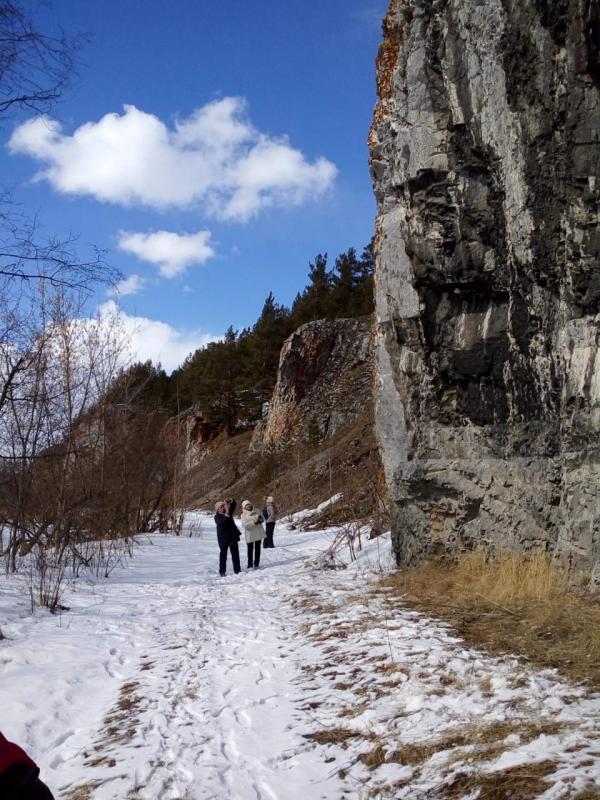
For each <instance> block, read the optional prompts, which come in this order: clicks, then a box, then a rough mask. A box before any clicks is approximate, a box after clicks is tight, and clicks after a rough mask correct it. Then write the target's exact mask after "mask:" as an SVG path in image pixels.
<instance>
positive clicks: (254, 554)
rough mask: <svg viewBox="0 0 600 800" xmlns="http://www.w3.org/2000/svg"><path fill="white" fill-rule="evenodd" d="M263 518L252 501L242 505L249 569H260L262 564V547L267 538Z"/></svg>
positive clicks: (245, 501)
mask: <svg viewBox="0 0 600 800" xmlns="http://www.w3.org/2000/svg"><path fill="white" fill-rule="evenodd" d="M263 521H264V520H263V517H262V514H261V513H260V511H258V510H257V509H255V508H254V506H253V505H252V503H251V502H250V500H244V502H243V503H242V527H243V528H244V534H245V536H246V546H247V547H248V569H252V567H254V569H257V568H258V565H259V564H260V545H261V542H262V540H263V539H264V538H265V529H264V526H263Z"/></svg>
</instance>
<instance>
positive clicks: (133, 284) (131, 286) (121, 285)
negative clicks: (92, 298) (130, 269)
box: [109, 275, 144, 297]
mask: <svg viewBox="0 0 600 800" xmlns="http://www.w3.org/2000/svg"><path fill="white" fill-rule="evenodd" d="M143 287H144V279H143V278H141V277H140V276H139V275H130V276H129V277H128V278H124V279H123V280H122V281H119V282H118V283H117V284H116V285H115V287H114V288H112V289H110V290H109V294H112V295H116V296H119V297H125V295H128V294H138V293H139V292H141V291H142V289H143Z"/></svg>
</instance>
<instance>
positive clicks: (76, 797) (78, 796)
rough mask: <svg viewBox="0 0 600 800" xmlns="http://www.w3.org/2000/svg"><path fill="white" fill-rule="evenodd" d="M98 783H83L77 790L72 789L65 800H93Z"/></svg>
mask: <svg viewBox="0 0 600 800" xmlns="http://www.w3.org/2000/svg"><path fill="white" fill-rule="evenodd" d="M98 785H99V784H98V783H83V784H81V786H77V787H76V788H75V789H70V790H69V791H68V792H67V794H66V795H65V800H92V797H93V793H94V789H95V788H96V787H97V786H98Z"/></svg>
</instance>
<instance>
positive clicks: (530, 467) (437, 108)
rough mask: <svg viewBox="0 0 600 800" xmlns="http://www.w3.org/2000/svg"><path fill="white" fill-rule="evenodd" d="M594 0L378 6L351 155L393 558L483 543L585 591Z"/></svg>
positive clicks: (595, 529)
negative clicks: (373, 221)
mask: <svg viewBox="0 0 600 800" xmlns="http://www.w3.org/2000/svg"><path fill="white" fill-rule="evenodd" d="M599 55H600V10H599V4H598V2H597V0H480V1H479V2H477V3H475V2H466V3H465V2H463V0H434V2H431V0H392V2H391V3H390V7H389V11H388V14H387V16H386V18H385V21H384V41H383V44H382V45H381V49H380V53H379V57H378V94H379V99H378V103H377V106H376V109H375V115H374V120H373V124H372V129H371V133H370V154H371V156H370V159H371V161H370V163H371V171H372V176H373V182H374V188H375V194H376V198H377V203H378V218H377V240H376V273H375V277H376V309H377V382H376V383H377V388H376V427H377V434H378V438H379V442H380V445H381V456H382V460H383V464H384V469H385V474H386V482H387V487H388V490H389V493H390V496H391V500H392V504H393V520H394V522H393V529H394V541H395V548H396V553H397V557H398V561H399V562H400V563H403V564H409V563H414V562H416V561H418V560H419V559H421V558H423V557H425V556H427V555H428V554H431V553H432V552H435V551H438V550H443V551H447V550H455V549H458V548H461V547H473V546H475V545H477V544H484V545H486V546H488V547H490V548H500V547H510V548H515V549H521V548H523V549H532V548H540V549H547V550H552V551H554V552H556V553H558V554H560V556H561V558H563V559H564V560H565V561H566V562H569V563H572V564H574V565H575V566H576V567H578V568H581V569H583V570H585V571H588V572H589V573H590V574H591V576H592V579H593V581H595V582H596V583H599V582H600V499H599V497H600V463H599V457H598V456H599V452H600V437H599V435H598V434H599V433H600V347H599V343H600V327H599V322H600V313H599V312H600V304H599V301H600V268H599V244H600V231H599V227H598V220H599V216H598V213H599V194H600V175H599V168H600V146H599V141H598V139H599V132H600V94H599V87H600V61H599Z"/></svg>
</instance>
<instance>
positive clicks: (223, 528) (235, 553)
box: [215, 500, 241, 575]
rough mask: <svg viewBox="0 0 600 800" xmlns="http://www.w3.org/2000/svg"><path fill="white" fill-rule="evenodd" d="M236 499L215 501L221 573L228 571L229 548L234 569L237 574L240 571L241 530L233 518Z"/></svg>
mask: <svg viewBox="0 0 600 800" xmlns="http://www.w3.org/2000/svg"><path fill="white" fill-rule="evenodd" d="M234 511H235V500H228V501H225V500H219V502H218V503H215V525H216V526H217V541H218V543H219V575H225V572H226V571H227V550H231V560H232V562H233V571H234V572H235V574H236V575H237V574H238V572H239V571H240V549H239V547H238V542H239V540H240V536H241V534H240V531H239V529H238V527H237V525H236V524H235V520H234V519H233V512H234Z"/></svg>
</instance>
